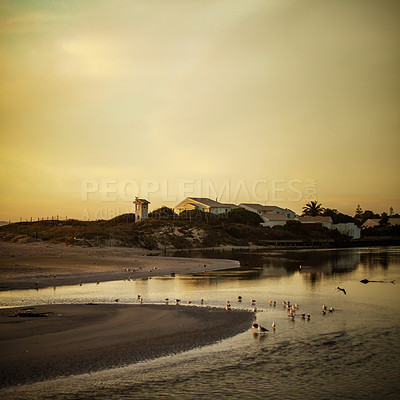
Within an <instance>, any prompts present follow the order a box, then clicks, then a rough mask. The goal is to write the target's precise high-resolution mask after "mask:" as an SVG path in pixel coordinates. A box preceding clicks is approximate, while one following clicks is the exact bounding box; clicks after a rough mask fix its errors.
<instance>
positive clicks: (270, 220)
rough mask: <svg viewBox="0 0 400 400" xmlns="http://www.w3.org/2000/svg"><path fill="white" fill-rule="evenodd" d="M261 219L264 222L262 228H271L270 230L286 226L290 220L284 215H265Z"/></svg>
mask: <svg viewBox="0 0 400 400" xmlns="http://www.w3.org/2000/svg"><path fill="white" fill-rule="evenodd" d="M261 218H262V219H263V220H264V222H262V223H261V225H262V226H269V227H270V228H272V227H274V226H277V225H285V224H286V222H287V221H290V219H289V218H288V217H287V216H286V215H283V214H273V213H270V214H265V215H262V216H261Z"/></svg>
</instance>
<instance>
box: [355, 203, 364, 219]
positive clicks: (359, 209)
mask: <svg viewBox="0 0 400 400" xmlns="http://www.w3.org/2000/svg"><path fill="white" fill-rule="evenodd" d="M362 214H363V210H362V208H361V207H360V205H358V206H357V208H356V214H355V215H354V218H356V219H358V220H361V218H362Z"/></svg>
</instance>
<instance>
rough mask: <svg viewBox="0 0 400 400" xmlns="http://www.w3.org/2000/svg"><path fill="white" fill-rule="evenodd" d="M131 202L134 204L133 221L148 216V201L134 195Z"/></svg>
mask: <svg viewBox="0 0 400 400" xmlns="http://www.w3.org/2000/svg"><path fill="white" fill-rule="evenodd" d="M133 203H134V204H135V222H138V221H141V220H142V219H146V218H147V217H148V216H149V204H150V202H149V201H147V200H145V199H139V198H137V197H136V199H135V201H134V202H133Z"/></svg>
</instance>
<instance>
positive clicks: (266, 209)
mask: <svg viewBox="0 0 400 400" xmlns="http://www.w3.org/2000/svg"><path fill="white" fill-rule="evenodd" d="M239 207H242V208H244V209H245V210H248V211H252V212H255V213H257V214H258V215H260V216H261V217H264V216H268V215H271V214H281V215H284V216H286V217H287V219H288V220H289V219H295V218H296V213H295V212H294V211H292V210H289V209H288V208H281V207H278V206H263V205H261V204H255V203H240V204H239Z"/></svg>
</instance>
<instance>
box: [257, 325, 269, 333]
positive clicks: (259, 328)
mask: <svg viewBox="0 0 400 400" xmlns="http://www.w3.org/2000/svg"><path fill="white" fill-rule="evenodd" d="M257 329H258V331H259V332H260V333H265V332H268V329H267V328H264V327H263V326H261V325H258V328H257Z"/></svg>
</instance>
